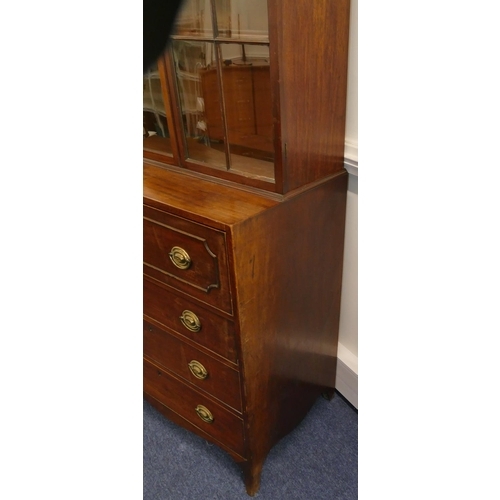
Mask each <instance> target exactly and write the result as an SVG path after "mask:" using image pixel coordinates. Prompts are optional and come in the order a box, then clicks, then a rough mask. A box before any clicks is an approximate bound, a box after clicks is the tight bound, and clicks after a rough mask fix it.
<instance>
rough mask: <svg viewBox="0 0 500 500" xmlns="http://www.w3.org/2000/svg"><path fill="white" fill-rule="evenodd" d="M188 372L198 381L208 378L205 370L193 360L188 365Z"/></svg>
mask: <svg viewBox="0 0 500 500" xmlns="http://www.w3.org/2000/svg"><path fill="white" fill-rule="evenodd" d="M188 367H189V371H190V372H191V373H192V374H193V375H194V376H195V377H196V378H199V379H200V380H205V379H206V378H207V377H208V372H207V369H206V368H205V367H204V366H203V365H202V364H201V363H200V362H199V361H196V360H195V359H193V360H192V361H190V362H189V363H188Z"/></svg>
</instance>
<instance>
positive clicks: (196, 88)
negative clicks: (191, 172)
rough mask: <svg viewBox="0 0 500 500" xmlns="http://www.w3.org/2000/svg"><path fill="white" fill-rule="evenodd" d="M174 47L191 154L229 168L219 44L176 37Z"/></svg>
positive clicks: (185, 133)
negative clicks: (182, 39) (221, 90)
mask: <svg viewBox="0 0 500 500" xmlns="http://www.w3.org/2000/svg"><path fill="white" fill-rule="evenodd" d="M172 48H173V53H174V62H175V74H176V80H177V88H178V92H179V100H180V105H181V106H180V107H181V116H182V123H183V128H184V137H185V144H186V149H187V156H188V158H192V159H194V160H198V161H202V162H204V163H209V164H210V166H213V167H216V168H222V169H226V167H227V161H226V154H225V146H224V126H223V120H222V113H221V103H220V98H219V84H218V78H217V69H216V67H217V65H216V54H215V51H216V48H215V45H214V43H211V42H195V41H180V40H175V41H174V42H173V45H172Z"/></svg>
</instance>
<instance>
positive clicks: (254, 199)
mask: <svg viewBox="0 0 500 500" xmlns="http://www.w3.org/2000/svg"><path fill="white" fill-rule="evenodd" d="M143 174H144V178H143V198H144V204H145V205H148V206H152V207H155V208H159V209H163V210H168V211H171V212H173V213H176V214H177V215H180V216H183V217H188V218H190V219H193V220H197V221H198V222H201V223H205V224H209V225H211V226H213V227H219V228H222V229H224V228H226V227H229V226H232V225H235V224H238V223H239V222H242V221H244V220H246V219H248V218H251V217H253V216H255V215H257V214H258V213H260V212H262V211H264V210H267V209H268V208H271V207H273V206H276V205H277V204H279V203H280V202H279V201H278V200H274V199H270V198H269V197H268V196H266V195H260V194H258V193H251V192H248V191H244V190H240V189H237V188H234V187H230V186H226V185H223V184H219V183H217V182H212V181H209V180H205V179H200V178H196V179H195V178H194V177H192V176H190V175H186V174H184V173H178V172H174V171H171V170H168V169H165V168H162V167H158V166H155V165H150V164H148V163H144V164H143Z"/></svg>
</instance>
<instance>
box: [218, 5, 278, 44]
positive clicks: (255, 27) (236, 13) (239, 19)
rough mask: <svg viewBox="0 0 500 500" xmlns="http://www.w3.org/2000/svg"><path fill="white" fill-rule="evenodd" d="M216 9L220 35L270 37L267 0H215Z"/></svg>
mask: <svg viewBox="0 0 500 500" xmlns="http://www.w3.org/2000/svg"><path fill="white" fill-rule="evenodd" d="M215 9H216V13H217V28H218V30H219V36H221V37H230V38H241V37H250V38H252V37H256V38H262V37H265V38H267V37H268V35H269V28H268V18H267V0H250V1H249V0H215Z"/></svg>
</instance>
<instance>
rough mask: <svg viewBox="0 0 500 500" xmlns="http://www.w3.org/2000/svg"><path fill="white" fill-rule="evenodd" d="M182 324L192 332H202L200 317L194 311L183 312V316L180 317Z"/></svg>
mask: <svg viewBox="0 0 500 500" xmlns="http://www.w3.org/2000/svg"><path fill="white" fill-rule="evenodd" d="M179 319H180V320H181V323H182V324H183V325H184V326H185V327H186V328H187V329H188V330H189V331H191V332H199V331H200V330H201V321H200V318H198V316H196V314H195V313H194V312H192V311H189V310H188V309H186V310H185V311H182V314H181V316H180V317H179Z"/></svg>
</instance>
